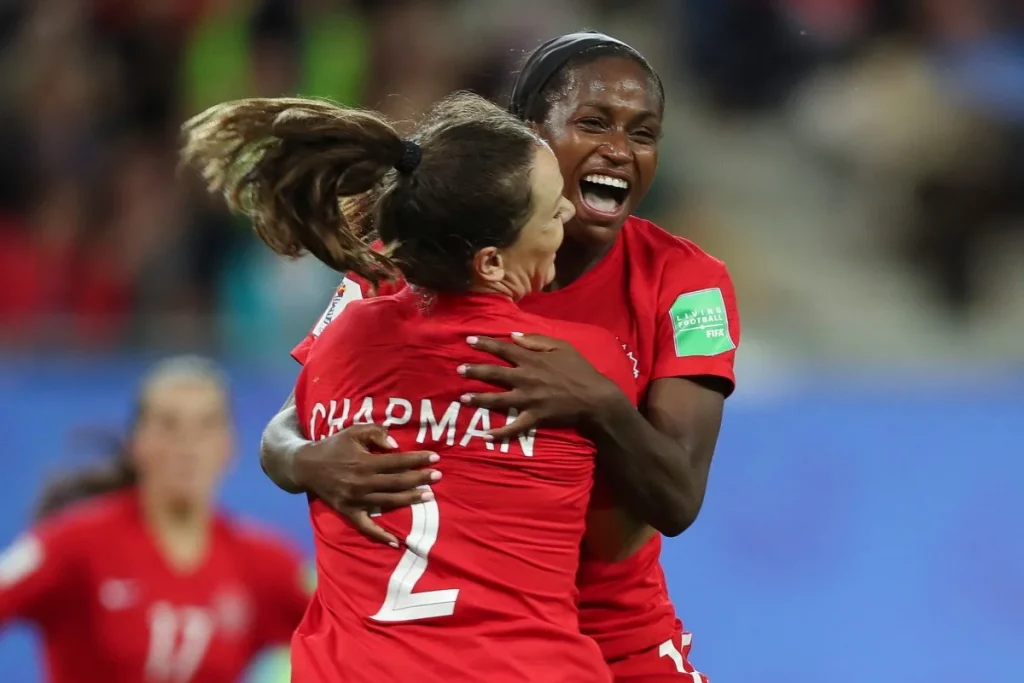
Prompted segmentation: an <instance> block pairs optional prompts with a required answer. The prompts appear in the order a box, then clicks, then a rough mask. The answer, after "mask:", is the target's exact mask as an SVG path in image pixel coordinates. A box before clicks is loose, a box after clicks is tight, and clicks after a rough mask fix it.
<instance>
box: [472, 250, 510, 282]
mask: <svg viewBox="0 0 1024 683" xmlns="http://www.w3.org/2000/svg"><path fill="white" fill-rule="evenodd" d="M473 277H474V279H476V280H479V281H481V282H501V281H502V280H504V279H505V259H504V258H503V257H502V255H501V250H500V249H498V248H497V247H484V248H483V249H481V250H480V251H478V252H476V253H475V254H474V255H473Z"/></svg>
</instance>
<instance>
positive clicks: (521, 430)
mask: <svg viewBox="0 0 1024 683" xmlns="http://www.w3.org/2000/svg"><path fill="white" fill-rule="evenodd" d="M536 426H537V418H536V417H535V416H534V415H533V413H531V412H529V411H526V412H525V413H521V414H520V415H518V416H517V417H516V419H514V420H512V421H511V422H509V423H508V424H507V425H505V426H504V427H498V428H497V429H491V430H489V431H488V432H487V435H488V436H490V437H491V438H492V439H493V440H494V441H504V440H505V439H511V438H513V437H516V436H519V435H520V434H525V433H526V432H528V431H530V430H531V429H533V428H534V427H536Z"/></svg>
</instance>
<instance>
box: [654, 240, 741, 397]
mask: <svg viewBox="0 0 1024 683" xmlns="http://www.w3.org/2000/svg"><path fill="white" fill-rule="evenodd" d="M693 268H694V266H693V265H692V264H686V267H685V268H681V267H672V266H671V265H670V266H669V267H668V268H667V269H666V270H665V273H664V275H663V278H662V283H661V287H660V291H659V292H658V300H657V302H656V306H657V311H656V314H657V322H656V329H655V338H654V362H653V368H652V372H651V380H656V379H662V378H665V377H697V376H705V375H711V376H714V377H721V378H722V379H725V380H728V382H729V391H728V394H731V393H732V390H733V389H734V388H735V386H736V375H735V372H734V369H733V368H734V364H735V361H736V347H737V346H738V345H739V343H740V317H739V310H738V308H737V306H736V292H735V290H734V288H733V284H732V278H730V277H729V272H728V271H727V270H726V268H725V264H723V263H721V262H720V261H716V260H710V259H709V261H708V262H707V266H706V267H704V268H701V270H700V271H698V272H705V273H707V275H706V276H704V277H701V278H700V279H695V278H694V271H693ZM728 394H727V395H728Z"/></svg>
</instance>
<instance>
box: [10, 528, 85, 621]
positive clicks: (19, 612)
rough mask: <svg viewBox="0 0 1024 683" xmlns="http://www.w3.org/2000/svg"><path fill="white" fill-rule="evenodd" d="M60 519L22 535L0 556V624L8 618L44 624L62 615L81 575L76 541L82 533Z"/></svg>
mask: <svg viewBox="0 0 1024 683" xmlns="http://www.w3.org/2000/svg"><path fill="white" fill-rule="evenodd" d="M68 522H69V520H68V519H67V518H66V517H64V516H63V515H62V516H61V519H60V520H56V521H55V522H44V523H43V524H41V525H40V526H39V527H37V528H36V529H33V530H32V531H30V532H28V533H26V534H24V535H22V536H21V537H19V538H18V539H17V540H15V541H14V543H12V544H11V545H10V546H9V547H8V548H7V549H6V550H4V551H3V552H2V553H0V625H2V624H5V623H6V622H8V621H10V620H12V619H18V618H20V619H30V620H32V621H35V622H45V621H46V620H47V619H50V618H53V617H55V616H57V617H58V618H59V615H58V613H60V614H65V612H62V611H61V610H60V606H61V605H66V604H67V603H68V602H69V601H70V600H71V599H73V595H74V594H73V592H72V587H73V586H74V585H75V582H76V581H77V580H78V577H80V576H82V573H81V571H80V567H79V566H78V559H77V558H78V553H77V548H78V545H77V539H78V538H81V537H82V536H83V534H81V533H80V531H79V530H77V529H75V528H73V524H70V523H68Z"/></svg>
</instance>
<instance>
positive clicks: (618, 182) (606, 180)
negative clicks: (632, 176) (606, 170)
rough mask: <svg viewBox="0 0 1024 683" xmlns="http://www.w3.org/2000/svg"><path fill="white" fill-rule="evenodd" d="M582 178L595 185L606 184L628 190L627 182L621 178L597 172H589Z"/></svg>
mask: <svg viewBox="0 0 1024 683" xmlns="http://www.w3.org/2000/svg"><path fill="white" fill-rule="evenodd" d="M583 180H585V181H587V182H588V183H594V184H595V185H608V186H609V187H617V188H619V189H621V190H628V189H629V183H628V182H626V181H625V180H623V179H621V178H612V177H611V176H606V175H601V174H599V173H591V174H590V175H588V176H584V177H583Z"/></svg>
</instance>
